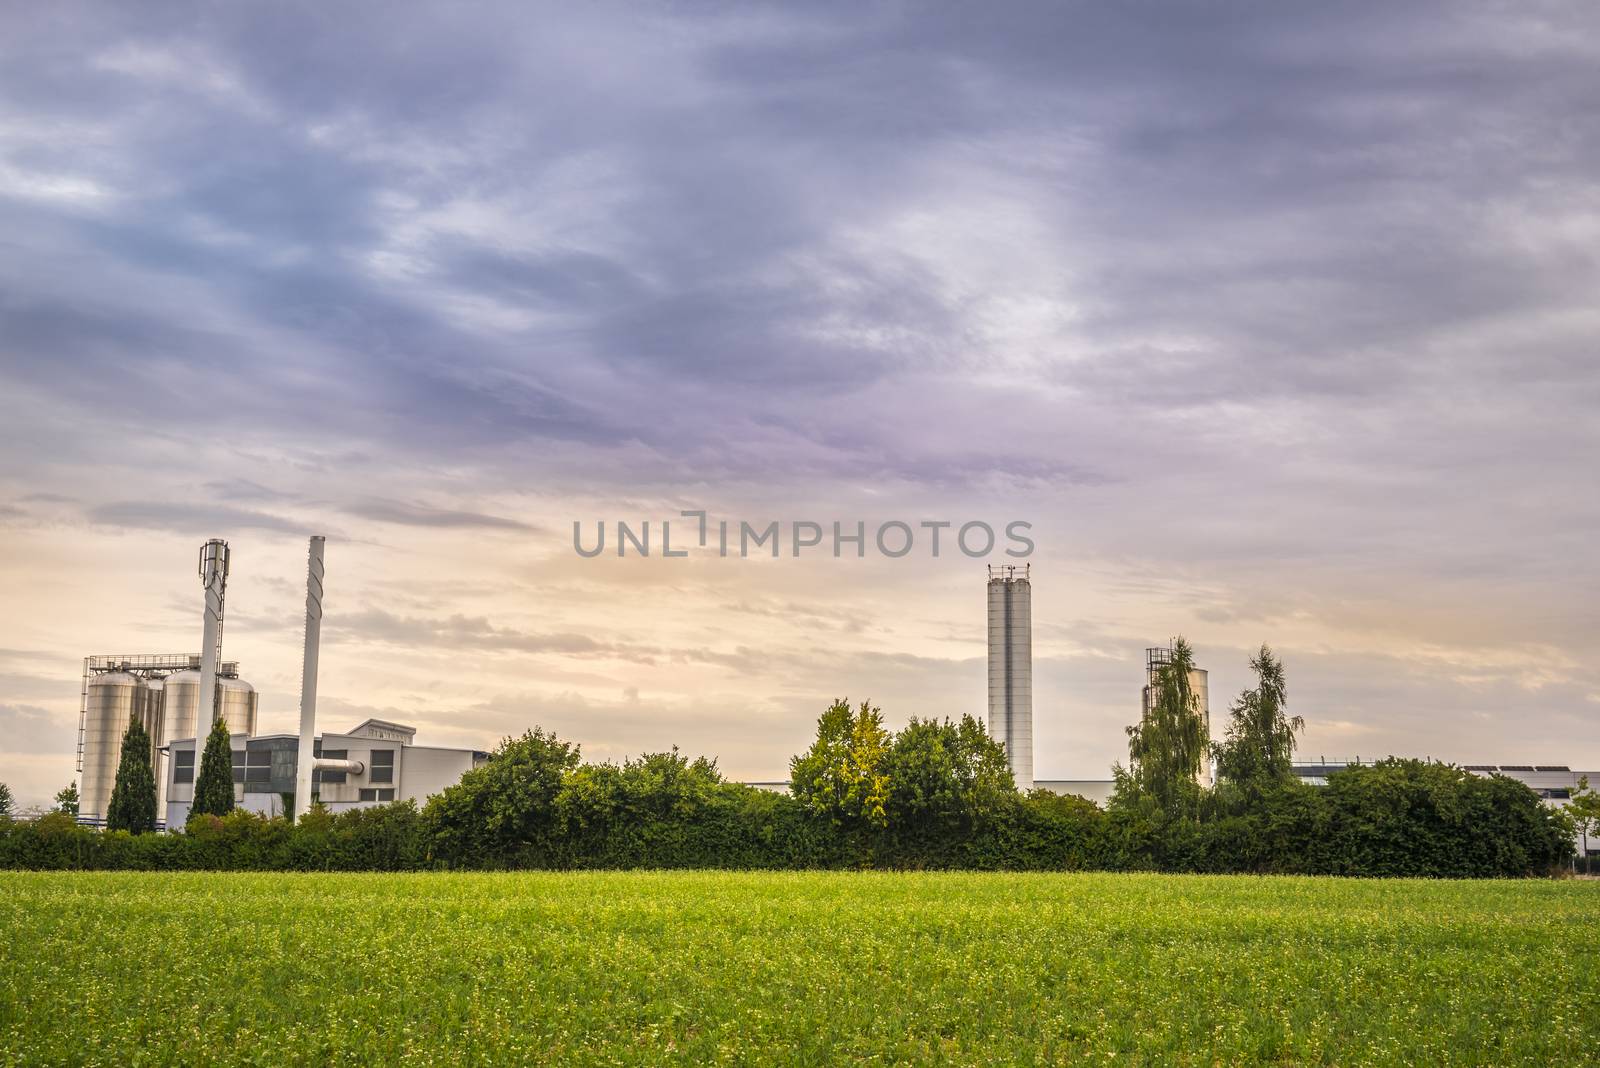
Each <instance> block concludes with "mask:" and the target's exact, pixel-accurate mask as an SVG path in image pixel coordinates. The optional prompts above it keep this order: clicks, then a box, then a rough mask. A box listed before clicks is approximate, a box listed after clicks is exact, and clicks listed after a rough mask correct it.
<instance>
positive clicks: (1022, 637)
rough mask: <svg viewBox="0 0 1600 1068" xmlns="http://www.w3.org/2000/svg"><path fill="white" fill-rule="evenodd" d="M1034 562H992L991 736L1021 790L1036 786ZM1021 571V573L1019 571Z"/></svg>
mask: <svg viewBox="0 0 1600 1068" xmlns="http://www.w3.org/2000/svg"><path fill="white" fill-rule="evenodd" d="M1029 566H1030V565H1027V564H1024V565H1023V566H1022V567H1020V568H1018V567H1014V566H1010V565H1006V566H1001V567H996V566H994V565H992V564H991V565H990V566H989V736H990V737H991V738H993V739H994V740H995V741H997V742H999V743H1000V744H1001V745H1003V746H1004V747H1005V750H1006V759H1007V761H1008V762H1009V763H1010V764H1011V777H1012V778H1013V779H1015V780H1016V783H1017V789H1018V790H1023V791H1027V790H1031V789H1033V611H1032V595H1031V587H1030V586H1029V582H1028V573H1029ZM1019 570H1020V571H1021V572H1022V574H1020V575H1019V574H1017V572H1018V571H1019Z"/></svg>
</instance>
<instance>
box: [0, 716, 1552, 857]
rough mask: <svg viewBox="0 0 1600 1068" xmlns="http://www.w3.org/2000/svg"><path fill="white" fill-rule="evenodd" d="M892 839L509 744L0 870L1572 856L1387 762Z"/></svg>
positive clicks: (1528, 828)
mask: <svg viewBox="0 0 1600 1068" xmlns="http://www.w3.org/2000/svg"><path fill="white" fill-rule="evenodd" d="M913 826H914V827H915V829H913V830H907V831H904V832H901V833H897V832H896V830H895V828H894V826H893V825H892V824H891V825H890V826H887V827H875V828H872V829H870V830H860V829H851V828H849V827H845V826H840V825H838V824H836V823H834V822H832V821H830V820H828V819H826V818H824V817H819V816H817V815H816V814H815V813H813V812H811V811H809V810H808V809H806V808H805V807H804V806H803V805H802V804H801V803H800V802H798V801H796V800H795V799H794V798H792V797H790V796H787V795H783V794H774V793H770V792H766V791H761V790H756V789H753V788H751V787H747V786H741V785H738V784H735V783H728V782H725V781H723V780H722V778H721V777H720V776H719V775H718V774H717V772H716V769H715V768H714V767H713V766H712V765H710V764H708V763H706V762H704V761H695V762H692V763H691V762H688V761H686V760H684V759H683V758H681V757H679V756H678V755H677V754H676V753H670V754H656V755H654V756H649V757H645V758H643V759H641V760H639V761H629V762H628V763H626V764H625V765H623V766H622V767H617V766H614V765H582V764H580V763H578V761H577V758H576V753H575V751H572V750H570V749H568V748H567V747H565V746H563V745H562V744H561V743H558V742H556V741H555V740H554V739H553V738H549V737H548V736H537V737H535V736H526V737H525V738H524V739H519V740H515V741H513V742H508V743H507V745H506V746H503V747H502V749H501V751H500V753H499V755H498V756H497V758H496V759H495V760H494V761H491V762H490V764H488V765H486V766H485V767H484V768H480V769H478V770H477V771H474V772H471V773H469V774H468V775H467V776H466V777H465V778H464V779H463V781H462V782H461V784H459V785H457V786H454V787H451V788H450V789H448V790H446V791H445V792H444V794H442V795H440V796H438V797H436V798H433V799H432V800H431V801H430V802H429V804H428V806H427V807H426V809H423V810H419V809H418V808H417V807H416V806H415V805H414V804H412V803H410V802H398V803H395V804H390V805H382V806H378V807H374V808H368V809H364V810H358V811H352V812H345V813H340V814H338V815H329V814H327V813H325V812H322V811H320V810H317V811H313V813H312V814H311V815H309V816H307V817H306V818H305V819H303V820H302V821H301V822H300V823H299V824H298V825H292V824H290V823H289V822H288V821H286V820H282V819H267V818H263V817H260V816H255V815H251V814H249V813H246V812H233V813H230V814H229V815H227V816H224V817H220V818H219V817H214V816H208V817H201V818H198V819H196V820H195V821H194V822H193V823H192V824H191V825H190V827H189V828H188V830H187V831H186V832H185V833H182V834H142V835H131V834H128V833H126V832H122V831H116V832H99V831H94V830H90V829H88V828H83V827H79V826H77V825H76V824H75V823H74V822H73V821H72V819H71V817H68V816H65V815H53V816H47V817H44V818H42V819H40V820H38V821H36V822H33V823H15V824H10V825H0V866H3V867H7V868H35V869H62V868H80V869H133V870H138V869H159V870H182V869H208V870H221V869H231V870H283V871H397V870H407V869H418V868H526V867H540V868H773V869H777V868H784V869H792V868H856V867H883V868H908V869H918V868H968V869H995V870H1002V869H1003V870H1046V871H1049V870H1082V869H1103V870H1132V869H1147V870H1165V871H1188V872H1260V873H1271V872H1283V873H1301V874H1329V875H1374V876H1400V875H1408V876H1445V877H1489V876H1527V875H1542V874H1547V873H1550V872H1552V871H1554V870H1557V869H1559V868H1561V867H1562V866H1564V865H1565V864H1566V863H1567V862H1568V860H1569V859H1570V857H1571V854H1572V846H1571V841H1570V838H1569V837H1568V831H1567V829H1566V827H1565V826H1564V823H1563V820H1562V817H1561V816H1560V815H1559V814H1558V813H1554V812H1551V811H1550V810H1549V809H1547V808H1546V807H1545V806H1544V804H1543V803H1542V802H1540V801H1539V799H1538V798H1537V797H1535V796H1534V794H1533V793H1532V792H1531V791H1529V790H1528V789H1527V788H1526V787H1524V786H1523V785H1522V784H1520V783H1518V782H1515V781H1514V780H1511V779H1506V778H1501V777H1498V776H1495V777H1489V778H1482V777H1479V776H1476V775H1472V774H1469V773H1467V772H1463V771H1460V770H1459V769H1456V768H1452V767H1449V766H1446V765H1441V764H1430V763H1423V762H1420V761H1386V762H1384V763H1380V764H1375V765H1369V766H1363V767H1353V768H1350V769H1347V770H1345V771H1340V772H1337V773H1335V774H1333V775H1331V776H1329V781H1328V785H1327V786H1326V787H1310V786H1304V785H1301V784H1299V783H1296V782H1287V783H1283V784H1281V785H1280V786H1277V787H1274V788H1272V789H1270V790H1267V791H1264V792H1258V793H1256V794H1254V795H1252V796H1251V797H1250V798H1248V799H1243V798H1239V797H1230V796H1229V795H1228V794H1227V793H1226V791H1218V792H1214V793H1213V794H1211V795H1208V798H1207V802H1206V804H1205V805H1204V806H1203V808H1202V811H1201V814H1200V818H1198V819H1182V820H1173V819H1165V818H1163V817H1162V816H1161V814H1160V813H1158V812H1139V811H1130V810H1127V809H1123V808H1118V807H1113V810H1112V811H1110V812H1106V811H1102V810H1101V809H1099V808H1097V807H1096V806H1094V805H1092V804H1090V803H1089V802H1087V801H1084V800H1083V799H1082V798H1074V797H1057V796H1054V795H1051V794H1047V793H1043V792H1035V793H1033V794H1030V795H1028V796H1026V797H1024V796H1020V795H1016V794H1011V795H1009V796H1008V797H1007V798H1006V799H1005V800H1004V801H1003V803H1000V804H998V805H996V806H993V807H992V808H991V809H990V810H988V811H987V813H986V815H985V817H984V819H983V820H982V821H981V822H980V823H976V824H973V825H963V826H959V827H952V828H946V829H945V830H944V831H943V832H941V833H939V834H932V833H930V832H929V831H928V830H927V829H926V827H925V826H920V825H915V824H914V825H913Z"/></svg>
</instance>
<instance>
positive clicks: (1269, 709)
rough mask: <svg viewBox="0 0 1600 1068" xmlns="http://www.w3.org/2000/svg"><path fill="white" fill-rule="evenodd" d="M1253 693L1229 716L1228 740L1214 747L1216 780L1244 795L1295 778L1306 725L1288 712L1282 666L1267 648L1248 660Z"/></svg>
mask: <svg viewBox="0 0 1600 1068" xmlns="http://www.w3.org/2000/svg"><path fill="white" fill-rule="evenodd" d="M1250 668H1251V670H1252V671H1254V672H1255V673H1256V685H1255V688H1254V689H1250V690H1245V691H1244V692H1242V693H1241V694H1239V696H1238V698H1237V699H1235V700H1234V702H1233V707H1232V708H1231V709H1230V710H1229V713H1228V716H1229V719H1228V732H1227V736H1226V737H1225V738H1224V739H1223V741H1222V742H1221V743H1219V744H1218V745H1217V746H1216V747H1215V753H1216V758H1217V777H1218V778H1219V779H1223V780H1226V781H1227V782H1230V783H1233V784H1235V785H1237V786H1240V787H1243V788H1245V789H1246V790H1260V789H1262V788H1265V787H1266V786H1268V785H1270V784H1274V783H1282V782H1286V781H1288V780H1289V779H1292V778H1293V777H1294V745H1295V735H1296V734H1297V733H1298V732H1300V731H1302V730H1304V729H1305V720H1303V719H1301V718H1300V717H1299V716H1290V715H1289V714H1288V713H1287V712H1286V711H1285V709H1287V707H1288V704H1289V691H1288V687H1287V685H1286V684H1285V681H1284V673H1283V661H1281V660H1279V659H1278V658H1277V657H1276V656H1274V655H1273V653H1272V650H1271V648H1269V647H1268V646H1267V645H1265V644H1263V645H1262V646H1261V651H1260V652H1258V653H1257V654H1256V655H1255V656H1253V657H1251V658H1250Z"/></svg>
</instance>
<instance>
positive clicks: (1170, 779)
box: [1114, 636, 1206, 815]
mask: <svg viewBox="0 0 1600 1068" xmlns="http://www.w3.org/2000/svg"><path fill="white" fill-rule="evenodd" d="M1193 672H1194V649H1193V647H1192V646H1190V645H1189V643H1188V641H1186V640H1185V639H1184V638H1183V637H1181V636H1180V637H1178V638H1176V639H1174V641H1173V643H1172V654H1171V656H1170V657H1169V659H1168V662H1167V663H1166V664H1164V665H1162V666H1161V667H1160V668H1158V669H1157V671H1156V678H1155V679H1154V680H1153V681H1152V683H1151V687H1150V701H1149V707H1147V708H1146V709H1145V710H1144V714H1143V717H1142V718H1141V719H1140V721H1139V722H1138V723H1137V724H1135V725H1134V726H1131V727H1129V728H1128V770H1127V771H1126V772H1123V770H1122V769H1121V768H1120V767H1119V768H1116V769H1114V773H1115V775H1116V779H1117V784H1118V785H1117V791H1118V793H1119V794H1121V793H1125V792H1127V791H1129V790H1132V791H1133V792H1135V793H1137V794H1138V795H1140V796H1142V797H1146V798H1149V799H1150V800H1151V801H1152V802H1153V803H1154V805H1155V807H1156V808H1158V809H1159V810H1160V811H1162V812H1163V813H1166V814H1167V815H1195V814H1196V813H1197V811H1198V809H1199V802H1200V790H1199V786H1198V785H1197V783H1196V779H1197V777H1198V776H1199V774H1200V765H1201V762H1202V761H1203V760H1204V759H1205V757H1206V736H1205V723H1204V721H1203V720H1202V719H1201V710H1200V695H1199V694H1198V693H1196V692H1195V690H1194V687H1193V685H1192V684H1191V678H1190V676H1191V675H1192V673H1193Z"/></svg>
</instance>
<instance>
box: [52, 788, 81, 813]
mask: <svg viewBox="0 0 1600 1068" xmlns="http://www.w3.org/2000/svg"><path fill="white" fill-rule="evenodd" d="M56 811H57V812H64V813H66V814H67V815H69V816H76V815H77V814H78V780H76V779H74V780H72V781H71V782H69V783H67V785H66V786H63V787H62V788H61V791H60V792H59V793H57V794H56Z"/></svg>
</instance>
